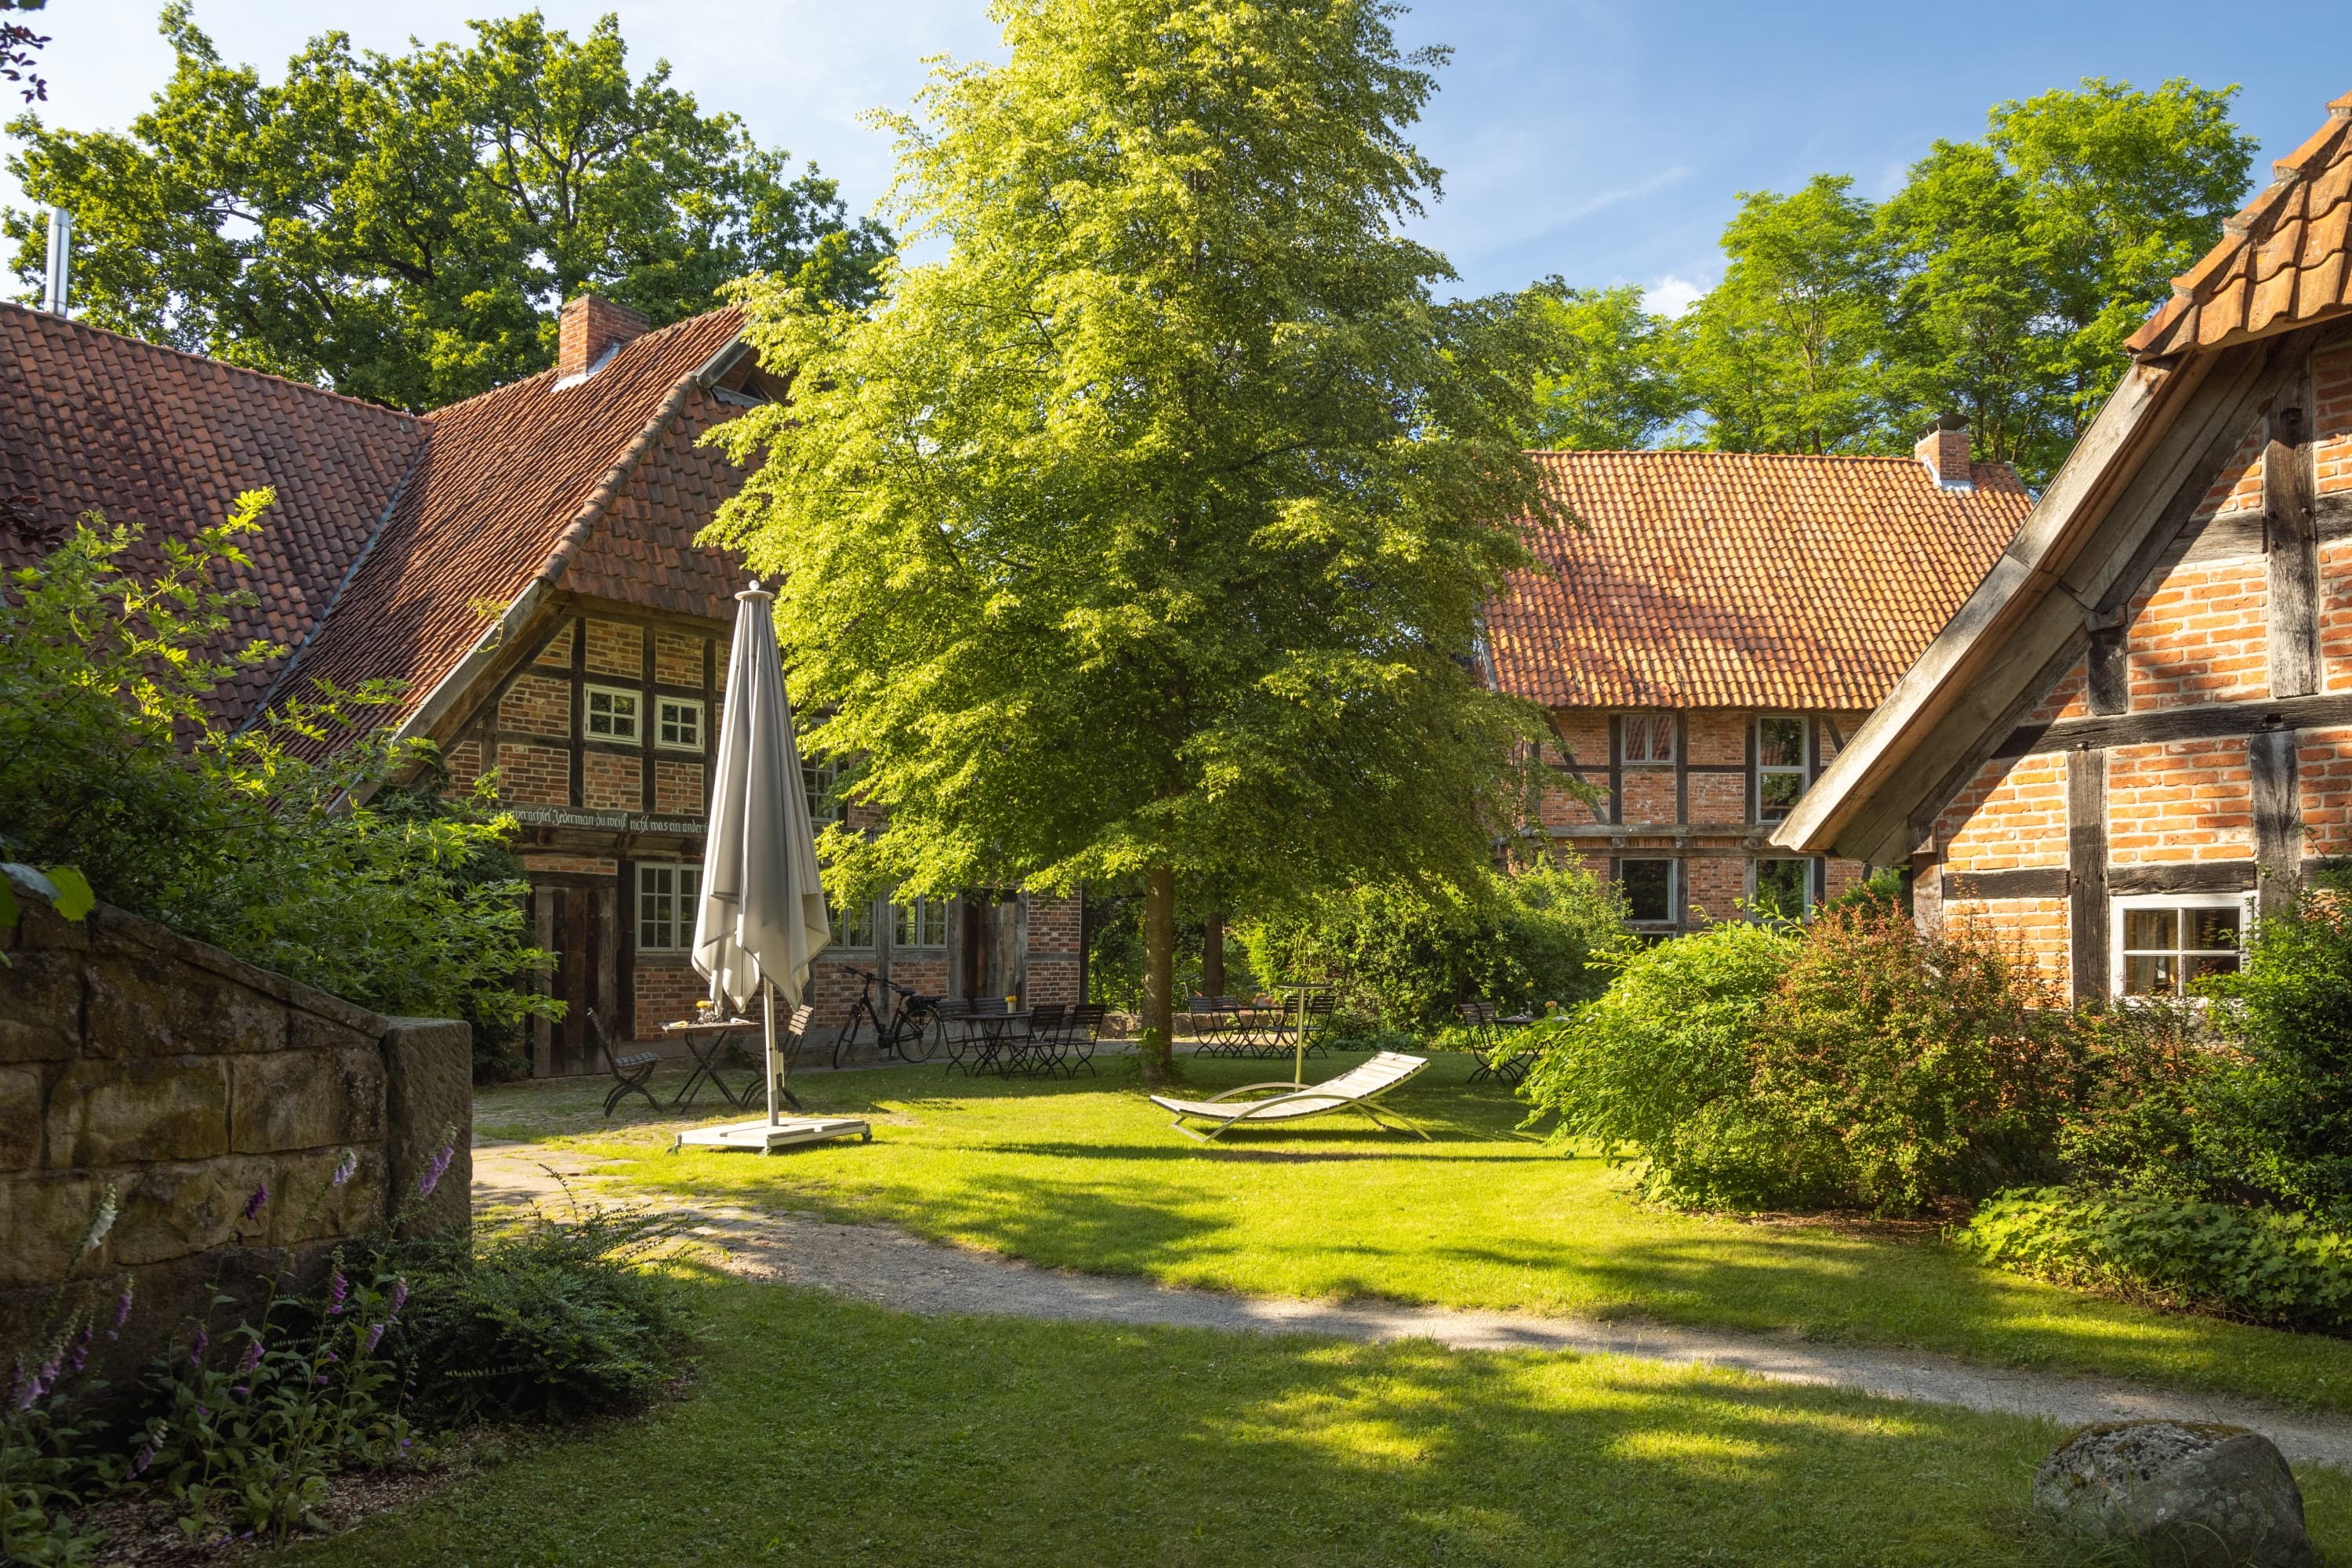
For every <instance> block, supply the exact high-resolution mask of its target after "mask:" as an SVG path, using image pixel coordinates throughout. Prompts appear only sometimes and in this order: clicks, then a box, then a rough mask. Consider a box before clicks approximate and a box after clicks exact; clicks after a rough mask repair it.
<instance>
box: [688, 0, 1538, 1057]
mask: <svg viewBox="0 0 2352 1568" xmlns="http://www.w3.org/2000/svg"><path fill="white" fill-rule="evenodd" d="M994 15H995V16H996V17H997V19H998V20H999V22H1000V23H1001V25H1002V26H1003V42H1004V55H1005V58H1004V59H1003V63H1001V64H989V63H981V64H942V65H940V67H938V68H937V69H936V70H935V73H934V75H933V77H932V79H931V81H930V83H929V86H928V87H927V88H926V89H925V90H924V91H923V93H922V95H921V97H920V99H919V106H918V110H917V114H910V115H894V116H889V117H887V118H885V120H884V121H883V123H884V124H886V125H887V127H888V128H889V129H891V130H892V131H894V132H896V133H897V135H898V150H899V159H900V163H899V174H898V184H897V186H896V198H895V199H896V201H897V203H898V212H900V213H901V214H903V217H904V221H905V224H906V232H908V234H909V236H910V237H914V238H918V239H924V240H929V241H931V242H933V243H935V244H937V245H938V246H940V248H941V249H942V250H943V252H944V255H943V256H942V257H941V258H940V259H939V260H936V261H931V262H927V263H925V264H923V265H921V266H915V267H909V268H906V269H905V270H904V271H902V272H898V274H896V276H895V277H894V278H893V279H891V281H890V284H889V300H888V304H887V309H884V310H877V311H874V312H871V313H861V312H857V311H853V310H843V309H839V308H837V307H831V306H827V305H825V304H824V303H823V302H822V301H818V300H812V299H811V298H809V296H808V294H807V292H806V290H804V289H794V288H792V287H790V286H788V285H786V284H785V283H783V282H782V280H770V281H766V282H762V283H759V284H755V285H753V286H751V287H749V288H748V289H746V290H745V291H744V293H745V298H746V299H747V300H748V301H749V303H750V305H751V313H752V327H751V331H752V335H753V337H754V339H755V341H757V342H759V343H760V345H761V349H762V351H763V353H769V354H772V355H773V356H774V360H773V362H772V363H792V364H795V365H798V366H800V367H801V369H800V378H799V382H798V391H797V392H796V395H795V400H794V403H793V407H792V410H791V413H790V416H789V417H786V416H783V415H782V413H781V412H780V411H777V410H773V409H770V410H761V411H755V412H754V413H752V414H751V415H749V416H745V417H744V418H741V419H739V420H736V421H733V422H731V423H730V424H729V425H727V426H723V427H722V428H721V430H720V432H719V433H718V435H717V437H716V438H717V439H718V440H719V441H721V442H723V443H724V444H726V445H727V446H728V447H730V448H731V449H732V450H733V451H734V452H736V453H737V454H738V455H739V456H740V457H744V458H749V457H751V456H752V455H753V454H755V453H758V452H761V450H763V449H764V454H765V456H764V463H763V465H762V466H761V468H760V470H759V471H758V472H757V473H756V474H755V475H754V476H753V478H752V479H751V482H750V483H749V485H748V486H747V487H746V489H745V490H744V492H743V494H742V496H741V497H740V499H739V500H736V501H735V502H733V503H731V505H730V507H729V509H728V510H726V511H725V512H724V513H723V514H722V517H721V520H720V521H719V524H718V525H717V526H716V528H715V529H714V531H713V532H714V537H716V538H720V539H724V540H727V541H730V542H740V543H741V544H742V545H744V546H745V547H747V548H748V549H749V551H750V552H751V557H752V559H753V561H754V562H755V563H757V564H758V566H759V567H760V568H761V570H763V571H769V572H774V573H776V574H779V575H780V576H781V577H782V588H781V591H780V597H779V601H778V614H777V620H778V625H779V628H780V635H781V637H782V640H783V643H784V645H785V651H786V654H787V656H788V658H789V659H790V661H791V664H792V668H793V688H794V693H793V694H794V697H795V700H797V701H798V702H799V703H801V704H802V705H803V708H804V709H805V710H819V709H830V710H832V713H833V716H832V717H831V718H830V719H829V720H827V721H825V722H824V724H822V725H821V726H819V727H817V728H816V729H815V730H814V731H812V733H811V735H810V737H809V741H810V743H811V745H812V746H813V747H814V748H815V749H819V750H821V751H824V752H830V753H832V754H834V755H836V756H839V757H843V758H845V759H852V758H854V759H856V762H857V771H856V773H855V775H854V782H853V783H852V784H851V785H850V788H851V790H852V791H853V793H854V794H856V795H858V796H859V797H861V798H863V799H864V800H866V801H867V802H870V803H871V804H873V805H877V806H879V807H882V808H884V810H885V811H886V812H887V826H886V827H885V828H883V829H882V830H881V831H880V832H879V833H878V834H877V836H876V837H873V838H872V839H870V840H867V839H865V838H861V837H856V836H854V835H849V834H845V833H842V832H839V831H835V832H832V833H829V835H828V842H827V844H826V845H825V846H824V850H825V853H826V855H827V857H828V860H829V862H830V869H829V872H828V875H829V876H831V877H832V878H833V879H835V880H836V881H837V882H839V883H841V884H843V885H845V886H875V885H879V884H882V883H886V882H895V883H898V885H900V886H902V887H905V888H908V889H911V890H915V891H928V892H946V891H949V890H950V889H954V888H956V887H958V886H971V885H990V886H1010V885H1014V884H1020V885H1026V886H1030V887H1036V888H1046V889H1053V888H1066V887H1068V886H1070V885H1072V884H1073V883H1076V882H1077V881H1078V880H1080V879H1121V878H1125V877H1130V876H1132V877H1137V878H1139V879H1141V881H1142V883H1143V886H1144V889H1145V895H1146V905H1147V909H1146V921H1145V930H1146V943H1145V945H1146V949H1147V953H1146V963H1145V998H1144V1004H1145V1005H1144V1020H1145V1033H1144V1062H1145V1068H1146V1071H1147V1073H1149V1074H1151V1075H1153V1076H1155V1077H1157V1076H1160V1075H1164V1074H1165V1073H1167V1072H1168V1071H1169V1070H1170V1066H1171V1063H1170V1056H1169V1040H1170V1013H1171V1000H1172V991H1171V987H1172V974H1173V965H1174V952H1173V942H1174V929H1173V928H1174V922H1175V916H1176V908H1177V890H1178V883H1179V880H1180V879H1181V880H1183V881H1184V882H1185V883H1186V884H1187V886H1188V887H1191V888H1205V889H1211V890H1212V894H1213V900H1200V901H1201V903H1202V906H1203V907H1212V903H1213V907H1216V908H1220V909H1226V910H1233V911H1234V912H1235V913H1236V914H1237V915H1238V914H1243V913H1246V912H1247V911H1249V910H1253V909H1260V908H1265V907H1268V906H1270V905H1272V904H1274V903H1276V902H1278V901H1280V900H1283V899H1285V898H1288V897H1296V896H1298V895H1299V894H1301V893H1302V892H1304V891H1307V890H1312V889H1318V888H1323V887H1328V886H1333V885H1340V884H1344V883H1347V882H1349V881H1377V880H1391V881H1397V882H1401V883H1404V884H1408V885H1411V884H1414V883H1420V884H1423V885H1442V884H1444V883H1446V882H1448V881H1451V880H1458V879H1464V878H1467V877H1469V876H1471V875H1474V874H1475V872H1476V871H1477V870H1478V868H1480V867H1481V866H1482V865H1483V864H1484V863H1485V861H1486V858H1487V854H1488V849H1487V834H1486V827H1485V826H1483V824H1484V823H1486V822H1495V821H1501V820H1505V819H1506V816H1507V810H1508V808H1509V805H1510V804H1511V803H1510V800H1509V799H1508V798H1507V788H1506V780H1507V776H1508V768H1509V763H1508V761H1507V759H1508V758H1509V757H1510V756H1511V755H1512V753H1513V751H1514V748H1515V746H1516V747H1521V748H1524V747H1525V746H1526V744H1527V743H1528V742H1530V741H1531V740H1532V739H1533V737H1534V735H1535V732H1536V731H1535V726H1534V716H1533V714H1532V713H1531V712H1529V711H1528V710H1527V709H1526V708H1525V707H1524V706H1523V705H1521V704H1518V703H1517V702H1514V701H1512V700H1507V699H1505V698H1502V697H1499V696H1496V695H1493V694H1490V693H1488V692H1487V691H1486V690H1485V689H1483V687H1482V686H1481V684H1480V683H1479V682H1478V681H1477V679H1475V677H1474V675H1473V674H1472V673H1471V669H1472V666H1471V662H1470V658H1469V655H1470V653H1471V651H1472V649H1473V647H1474V646H1475V634H1476V626H1477V615H1478V610H1479V607H1480V605H1482V604H1483V603H1484V602H1485V599H1486V595H1488V593H1489V592H1490V591H1491V590H1492V588H1493V587H1494V586H1495V584H1496V582H1497V581H1498V578H1499V576H1500V574H1502V573H1503V572H1504V571H1505V570H1506V569H1507V568H1509V567H1510V566H1512V565H1514V564H1516V563H1519V562H1521V561H1523V560H1524V559H1525V552H1524V551H1523V548H1522V546H1521V544H1520V542H1519V540H1518V537H1517V531H1516V530H1515V528H1514V527H1513V526H1512V524H1511V523H1510V522H1509V521H1508V520H1510V519H1514V518H1517V517H1521V516H1524V515H1527V514H1528V513H1529V512H1530V511H1531V510H1547V509H1548V506H1549V503H1548V502H1547V501H1546V500H1544V499H1543V497H1542V493H1541V491H1540V489H1539V488H1538V485H1537V483H1536V475H1535V471H1534V468H1533V465H1532V464H1531V463H1530V462H1529V461H1528V459H1527V458H1525V456H1524V455H1523V454H1522V453H1521V451H1520V449H1519V443H1518V439H1517V429H1518V428H1519V427H1520V426H1523V425H1524V424H1525V423H1526V422H1527V421H1528V418H1529V417H1530V416H1531V415H1532V412H1533V410H1532V407H1531V399H1530V397H1529V395H1528V387H1529V386H1530V385H1531V384H1532V382H1533V376H1534V363H1533V357H1532V356H1533V350H1534V344H1533V342H1532V341H1531V338H1530V334H1529V332H1528V329H1527V326H1526V323H1525V321H1524V320H1523V319H1522V315H1521V313H1520V312H1518V311H1517V310H1514V309H1512V308H1511V302H1510V301H1508V300H1502V301H1479V302H1474V303H1471V304H1467V305H1441V304H1438V303H1435V302H1433V300H1432V297H1431V290H1432V285H1433V284H1434V283H1436V282H1438V281H1440V280H1443V279H1447V278H1449V277H1450V276H1451V273H1450V271H1449V269H1448V268H1447V267H1446V264H1445V262H1444V258H1441V257H1439V256H1437V255H1435V254H1433V252H1431V251H1429V250H1427V249H1426V248H1424V247H1422V246H1420V245H1417V244H1415V243H1413V242H1412V240H1411V239H1409V238H1407V237H1404V236H1403V235H1402V233H1401V232H1400V227H1401V224H1402V220H1403V219H1405V218H1406V217H1408V216H1410V215H1412V213H1414V212H1416V211H1417V210H1418V209H1419V201H1420V198H1421V196H1422V195H1423V194H1424V193H1428V192H1433V191H1434V189H1435V188H1436V184H1437V177H1438V172H1437V171H1436V170H1435V169H1434V168H1433V167H1432V166H1431V165H1430V164H1429V163H1428V162H1427V161H1426V160H1424V159H1423V157H1422V156H1421V155H1420V154H1419V153H1417V152H1416V151H1414V149H1413V148H1412V145H1411V144H1410V142H1408V141H1407V140H1406V137H1405V132H1406V129H1407V127H1408V126H1409V125H1410V124H1411V123H1412V121H1413V120H1414V119H1415V118H1417V116H1418V114H1419V112H1420V110H1421V108H1422V106H1423V103H1424V102H1425V101H1426V100H1427V98H1428V96H1429V94H1430V92H1431V90H1432V89H1433V79H1432V76H1431V70H1432V68H1433V67H1434V66H1436V65H1437V64H1438V63H1439V62H1440V60H1441V59H1442V55H1441V54H1440V53H1439V52H1438V51H1434V50H1425V51H1422V52H1418V53H1413V54H1406V53H1403V52H1402V51H1401V50H1400V49H1399V48H1398V47H1397V45H1396V43H1395V41H1394V39H1393V37H1392V36H1391V29H1390V22H1391V17H1392V16H1393V15H1394V7H1393V6H1391V5H1386V4H1381V3H1379V0H1300V3H1293V4H1276V5H1252V6H1236V5H1225V4H1222V3H1217V0H1200V3H1197V4H1195V3H1186V0H1093V3H1087V4H1079V3H1077V0H999V3H998V5H997V6H996V9H995V12H994ZM918 115H919V116H920V118H918Z"/></svg>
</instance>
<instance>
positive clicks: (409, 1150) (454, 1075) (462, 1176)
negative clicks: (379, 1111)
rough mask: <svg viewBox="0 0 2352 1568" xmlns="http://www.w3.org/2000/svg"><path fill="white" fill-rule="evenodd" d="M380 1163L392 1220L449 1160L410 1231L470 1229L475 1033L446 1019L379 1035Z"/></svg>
mask: <svg viewBox="0 0 2352 1568" xmlns="http://www.w3.org/2000/svg"><path fill="white" fill-rule="evenodd" d="M383 1062H384V1145H383V1147H384V1159H385V1163H386V1164H387V1165H388V1167H389V1169H390V1177H391V1183H392V1197H391V1203H392V1206H393V1208H394V1212H398V1211H399V1210H400V1209H402V1208H403V1207H406V1206H410V1205H415V1204H417V1202H418V1196H417V1186H418V1182H419V1179H420V1178H421V1177H422V1176H424V1174H425V1173H426V1171H427V1170H429V1169H430V1168H431V1166H432V1164H433V1163H434V1162H435V1160H436V1157H437V1156H438V1154H439V1153H440V1152H441V1150H443V1149H444V1148H446V1149H448V1150H449V1152H450V1163H449V1165H448V1168H447V1169H446V1171H444V1172H443V1173H442V1175H441V1179H440V1182H439V1184H437V1185H436V1187H435V1188H434V1192H433V1195H432V1196H431V1197H430V1198H429V1199H426V1200H424V1202H423V1205H422V1208H421V1211H420V1212H419V1213H418V1214H417V1215H415V1225H414V1226H413V1228H416V1229H425V1230H456V1231H460V1232H462V1231H464V1230H466V1229H467V1228H469V1227H470V1226H472V1224H473V1205H472V1199H471V1196H470V1194H471V1189H472V1187H473V1181H474V1175H473V1172H474V1160H473V1153H472V1144H473V1131H474V1031H473V1030H472V1028H471V1027H470V1026H467V1025H466V1024H463V1023H460V1022H457V1021H454V1020H451V1019H446V1018H394V1019H392V1020H391V1023H390V1026H389V1027H388V1028H386V1029H385V1030H384V1035H383Z"/></svg>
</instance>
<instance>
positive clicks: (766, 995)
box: [760, 975, 776, 1127]
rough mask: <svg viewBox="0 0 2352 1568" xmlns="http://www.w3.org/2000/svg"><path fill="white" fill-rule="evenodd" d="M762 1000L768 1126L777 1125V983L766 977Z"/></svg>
mask: <svg viewBox="0 0 2352 1568" xmlns="http://www.w3.org/2000/svg"><path fill="white" fill-rule="evenodd" d="M760 1000H761V1005H763V1006H764V1007H765V1008H766V1011H767V1026H768V1125H769V1126H771V1127H773V1126H774V1125H775V1124H776V983H775V982H774V981H772V980H770V979H768V978H767V977H766V976H765V975H762V976H761V980H760Z"/></svg>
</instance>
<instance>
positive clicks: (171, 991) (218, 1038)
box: [84, 952, 287, 1057]
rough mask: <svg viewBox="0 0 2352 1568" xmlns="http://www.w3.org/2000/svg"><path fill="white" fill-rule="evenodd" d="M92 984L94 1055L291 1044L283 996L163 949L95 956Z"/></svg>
mask: <svg viewBox="0 0 2352 1568" xmlns="http://www.w3.org/2000/svg"><path fill="white" fill-rule="evenodd" d="M87 1019H88V1022H87V1025H86V1031H87V1032H86V1034H85V1036H84V1039H85V1041H86V1048H87V1049H88V1051H89V1054H90V1055H92V1056H108V1057H160V1056H175V1055H178V1054H180V1053H182V1052H186V1051H193V1052H199V1053H204V1054H212V1053H215V1052H219V1053H226V1052H231V1051H279V1050H284V1049H285V1048H286V1035H287V1029H286V1005H285V1004H284V1003H281V1002H278V1001H277V1000H275V999H273V998H271V997H268V996H263V995H259V994H256V993H255V992H254V991H253V990H251V989H250V988H249V987H247V986H244V985H240V984H237V983H236V981H234V980H230V979H227V978H226V977H225V976H222V975H218V974H214V973H210V972H208V971H206V970H202V969H198V968H195V967H194V966H193V965H190V964H186V963H173V962H172V961H171V960H170V959H169V958H167V957H164V956H162V955H155V954H150V955H147V956H145V957H142V956H140V955H138V954H135V953H128V952H125V953H117V954H110V955H107V956H103V957H98V958H94V959H93V960H92V962H91V963H90V965H89V1006H88V1012H87Z"/></svg>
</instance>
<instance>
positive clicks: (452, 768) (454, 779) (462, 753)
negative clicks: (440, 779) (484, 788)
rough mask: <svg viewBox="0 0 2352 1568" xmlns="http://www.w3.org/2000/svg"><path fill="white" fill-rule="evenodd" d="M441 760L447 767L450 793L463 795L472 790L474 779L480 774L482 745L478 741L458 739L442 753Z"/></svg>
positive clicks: (469, 793) (448, 791) (468, 793)
mask: <svg viewBox="0 0 2352 1568" xmlns="http://www.w3.org/2000/svg"><path fill="white" fill-rule="evenodd" d="M442 761H443V762H444V763H446V764H447V766H448V769H449V788H448V790H447V792H446V793H448V794H450V795H471V794H472V793H473V792H474V781H475V780H476V779H478V778H480V777H481V776H482V747H481V742H478V741H460V742H457V744H456V745H454V746H452V747H450V748H449V749H448V751H447V752H445V753H444V754H443V757H442Z"/></svg>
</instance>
